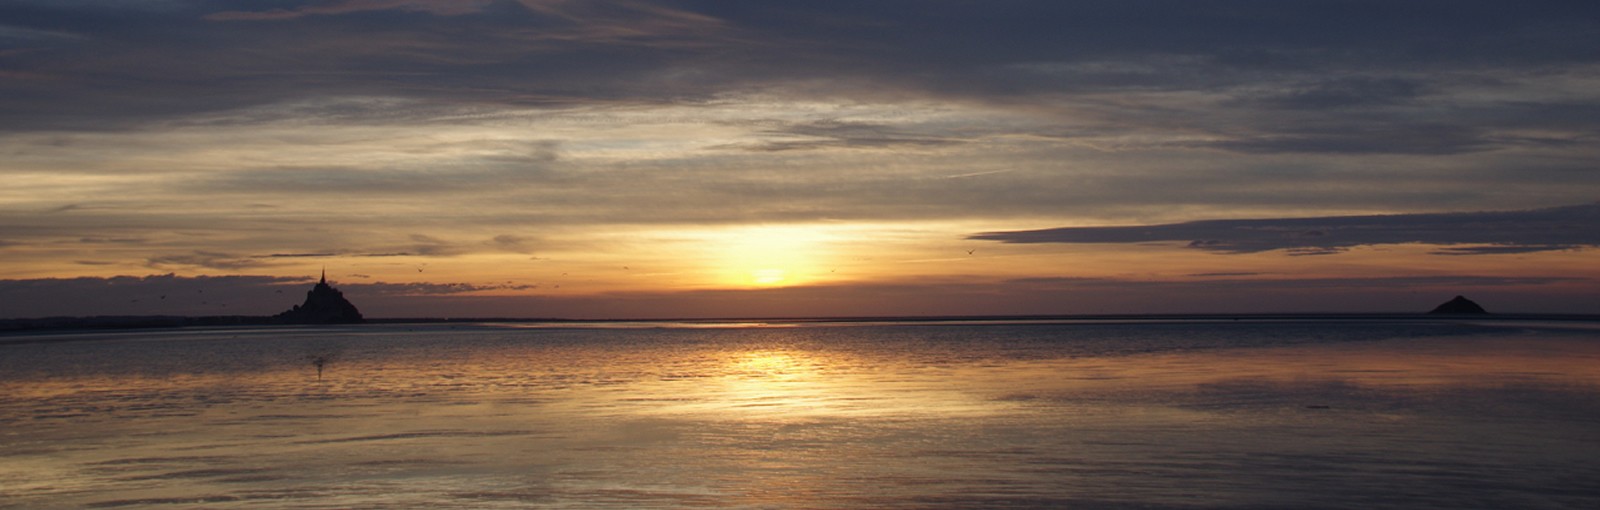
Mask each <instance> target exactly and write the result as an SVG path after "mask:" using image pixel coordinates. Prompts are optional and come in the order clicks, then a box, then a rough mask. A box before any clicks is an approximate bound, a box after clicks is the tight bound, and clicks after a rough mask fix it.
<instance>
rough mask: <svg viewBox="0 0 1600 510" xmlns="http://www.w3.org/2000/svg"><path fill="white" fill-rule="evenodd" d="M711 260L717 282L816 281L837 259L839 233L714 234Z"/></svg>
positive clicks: (797, 229) (798, 229) (795, 229)
mask: <svg viewBox="0 0 1600 510" xmlns="http://www.w3.org/2000/svg"><path fill="white" fill-rule="evenodd" d="M707 237H710V238H711V239H708V241H709V242H707V243H706V245H707V246H714V247H716V252H715V253H713V254H711V256H710V257H708V260H709V261H711V263H713V264H716V267H715V268H712V269H713V272H714V273H715V274H716V275H717V276H716V280H717V281H718V282H720V283H721V284H724V285H733V286H739V287H752V286H753V287H776V286H788V285H800V284H805V283H811V282H813V281H815V280H816V279H817V278H818V277H819V276H820V275H822V274H825V273H827V270H826V269H825V268H824V267H823V266H824V265H826V264H828V263H829V262H828V261H830V260H832V259H833V258H834V252H833V248H832V246H830V245H831V244H832V243H834V242H836V241H837V240H838V237H839V235H838V233H837V232H830V231H828V230H827V229H826V227H815V228H807V227H755V228H741V229H734V230H728V231H722V232H715V233H712V234H710V235H709V236H707Z"/></svg>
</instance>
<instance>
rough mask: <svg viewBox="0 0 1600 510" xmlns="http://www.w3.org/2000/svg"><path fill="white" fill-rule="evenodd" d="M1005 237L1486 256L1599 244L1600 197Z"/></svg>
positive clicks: (1008, 239)
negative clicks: (1432, 248) (1429, 249)
mask: <svg viewBox="0 0 1600 510" xmlns="http://www.w3.org/2000/svg"><path fill="white" fill-rule="evenodd" d="M969 239H976V240H985V241H999V242H1004V243H1172V242H1183V243H1186V245H1187V246H1188V247H1189V248H1192V249H1197V250H1204V251H1211V252H1217V253H1256V252H1264V251H1273V250H1286V251H1289V252H1290V253H1291V254H1302V255H1313V254H1330V253H1337V252H1338V251H1340V250H1345V249H1349V248H1353V247H1357V246H1370V245H1382V244H1404V243H1420V244H1428V245H1439V246H1445V247H1446V248H1443V249H1440V250H1438V251H1436V252H1435V253H1439V254H1446V255H1486V254H1501V253H1527V252H1536V251H1552V250H1567V249H1578V248H1592V247H1596V246H1600V204H1591V205H1579V206H1568V207H1552V208H1548V209H1533V210H1525V211H1501V212H1468V213H1441V214H1397V215H1385V216H1332V217H1322V218H1281V219H1249V220H1208V221H1193V222H1186V223H1174V224H1165V225H1146V226H1127V227H1067V228H1055V229H1045V230H1023V231H1011V232H985V233H981V234H975V235H972V236H970V237H969Z"/></svg>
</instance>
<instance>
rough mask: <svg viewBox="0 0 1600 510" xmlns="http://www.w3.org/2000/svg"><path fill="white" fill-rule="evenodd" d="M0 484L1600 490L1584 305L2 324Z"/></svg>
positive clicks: (1187, 497) (1548, 498) (564, 493)
mask: <svg viewBox="0 0 1600 510" xmlns="http://www.w3.org/2000/svg"><path fill="white" fill-rule="evenodd" d="M0 508H4V509H50V508H157V509H191V508H192V509H199V508H207V509H235V508H272V509H279V508H289V509H368V508H374V509H376V508H383V509H390V508H489V509H493V508H574V509H591V508H596V509H597V508H617V509H652V508H661V509H676V508H733V509H746V508H748V509H853V508H862V509H869V508H870V509H900V508H906V509H954V508H999V509H1005V508H1090V509H1093V508H1111V509H1134V508H1138V509H1167V508H1173V509H1188V508H1312V509H1343V508H1349V509H1356V508H1359V509H1369V508H1406V509H1412V508H1496V509H1501V508H1552V509H1555V508H1566V509H1594V508H1600V322H1595V321H1585V320H1569V321H1555V320H1549V321H1538V320H1490V319H1470V318H1422V317H1415V318H1382V317H1378V318H1333V317H1329V318H1319V317H1295V318H1283V317H1244V318H1220V317H1187V318H1186V317H1178V318H1172V317H1167V318H1159V319H1155V318H1119V319H1053V320H1043V319H1041V320H986V321H970V320H967V321H963V320H948V321H892V320H886V321H825V320H820V321H745V322H718V321H696V322H616V323H602V322H593V323H571V322H549V323H540V322H497V323H481V324H473V323H432V324H366V325H349V326H305V327H284V326H278V327H231V328H172V329H149V330H124V331H77V332H60V331H57V332H43V333H11V334H7V335H3V336H0Z"/></svg>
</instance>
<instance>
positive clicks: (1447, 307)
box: [1428, 296, 1489, 315]
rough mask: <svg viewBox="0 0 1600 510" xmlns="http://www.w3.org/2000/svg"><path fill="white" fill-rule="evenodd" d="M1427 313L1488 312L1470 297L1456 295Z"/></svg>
mask: <svg viewBox="0 0 1600 510" xmlns="http://www.w3.org/2000/svg"><path fill="white" fill-rule="evenodd" d="M1428 313H1430V314H1473V315H1486V314H1488V313H1489V312H1488V311H1487V310H1484V309H1483V307H1481V306H1478V304H1477V303H1474V302H1472V300H1471V299H1467V298H1466V297H1465V296H1456V297H1455V299H1451V300H1449V301H1446V302H1444V304H1441V305H1439V306H1437V307H1434V309H1433V311H1431V312H1428Z"/></svg>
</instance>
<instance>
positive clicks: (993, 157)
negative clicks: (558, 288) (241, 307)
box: [0, 0, 1600, 267]
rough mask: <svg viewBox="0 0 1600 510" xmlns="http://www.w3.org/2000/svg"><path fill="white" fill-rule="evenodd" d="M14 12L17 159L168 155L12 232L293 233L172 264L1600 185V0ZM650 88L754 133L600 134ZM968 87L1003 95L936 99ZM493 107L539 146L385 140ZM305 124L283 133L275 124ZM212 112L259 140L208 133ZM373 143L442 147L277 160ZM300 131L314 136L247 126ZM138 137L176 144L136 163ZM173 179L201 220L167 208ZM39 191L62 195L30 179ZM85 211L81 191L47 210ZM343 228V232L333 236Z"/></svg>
mask: <svg viewBox="0 0 1600 510" xmlns="http://www.w3.org/2000/svg"><path fill="white" fill-rule="evenodd" d="M0 20H3V21H0V119H3V120H0V157H4V158H5V163H3V165H4V166H3V167H0V172H3V173H4V174H10V173H13V172H24V171H25V172H29V173H31V174H33V175H51V176H59V175H64V174H69V173H82V174H96V175H108V176H118V177H122V178H129V177H131V176H134V175H143V174H148V175H150V176H151V179H149V180H144V181H132V180H129V181H125V182H118V183H116V184H114V185H113V184H101V185H99V186H104V187H101V188H89V187H87V186H88V184H85V183H87V182H89V180H87V179H85V180H83V181H81V182H77V183H73V184H70V185H57V186H59V188H52V189H65V190H66V191H60V193H61V194H62V195H63V196H65V197H64V198H63V199H61V200H59V201H57V202H54V203H39V204H32V203H30V204H27V206H26V207H23V206H13V205H12V204H6V203H0V238H4V239H5V241H0V246H5V245H6V243H10V244H11V245H12V246H16V245H19V244H38V243H46V242H55V241H59V240H68V239H78V238H81V237H83V236H85V235H92V236H98V237H108V238H112V237H115V238H148V237H153V236H154V235H156V234H158V233H161V232H169V231H175V230H205V229H207V228H215V229H216V230H217V231H226V232H252V233H259V235H261V236H263V237H270V236H275V237H271V238H270V239H268V238H263V239H259V240H257V241H256V243H255V244H254V245H251V246H244V247H237V246H204V245H199V246H188V245H177V244H174V245H172V246H171V247H170V249H167V248H164V251H163V252H162V253H163V254H162V255H158V256H156V257H154V258H151V259H150V260H151V263H152V264H168V265H181V264H191V265H195V266H198V267H228V266H237V265H239V264H254V263H259V260H256V259H249V258H243V257H239V256H226V254H228V253H295V252H305V253H311V252H320V251H325V250H328V249H329V248H330V247H339V248H341V250H343V251H341V252H340V253H368V252H371V253H388V252H400V251H404V252H408V253H420V251H418V250H416V249H414V248H413V247H410V246H409V243H407V242H405V240H403V239H401V240H371V239H365V238H364V237H365V236H362V235H357V234H352V233H350V232H349V231H345V232H314V233H306V232H303V231H295V230H293V229H286V228H283V226H284V225H295V226H303V225H312V224H321V225H343V226H345V227H346V228H348V229H350V230H356V229H361V230H372V229H371V228H369V227H371V226H372V222H376V221H380V216H381V215H379V214H376V212H377V211H379V210H380V209H383V208H385V207H388V208H389V209H388V210H387V213H388V214H393V215H398V216H400V217H389V218H384V219H385V220H386V221H401V222H412V223H417V224H419V225H421V226H422V227H428V228H429V229H426V230H427V231H428V232H433V233H437V232H439V231H441V230H443V231H449V230H451V229H459V227H461V226H463V225H469V224H470V225H483V224H494V223H498V224H501V225H506V226H505V227H504V228H501V227H500V226H495V227H492V230H493V231H492V232H476V233H475V235H479V236H480V237H490V236H493V235H499V234H501V233H506V232H511V233H520V232H526V231H527V230H522V229H535V228H548V227H553V226H596V225H602V224H620V223H728V222H741V221H771V222H784V221H825V220H857V219H866V220H906V219H909V220H919V219H924V220H925V219H935V220H937V219H949V218H961V219H970V218H975V217H983V218H990V217H1029V218H1038V217H1063V218H1073V219H1079V220H1084V219H1093V220H1106V219H1112V220H1126V219H1128V218H1148V217H1151V216H1152V215H1156V214H1158V213H1156V212H1152V211H1159V210H1164V209H1178V208H1177V207H1173V206H1186V207H1190V208H1194V209H1200V210H1248V211H1251V212H1252V213H1261V214H1263V215H1270V214H1273V213H1274V212H1273V211H1274V210H1275V209H1280V208H1284V207H1294V208H1304V209H1312V210H1316V209H1324V210H1333V209H1341V210H1353V209H1365V210H1391V211H1443V210H1463V209H1468V208H1477V209H1483V208H1527V207H1534V206H1536V205H1541V204H1573V203H1583V202H1586V201H1591V200H1593V199H1594V197H1595V196H1596V195H1597V194H1600V178H1597V177H1600V165H1596V162H1597V161H1600V151H1597V149H1596V148H1595V147H1600V145H1597V144H1596V143H1595V142H1596V141H1597V140H1600V92H1596V91H1600V4H1597V3H1595V2H1590V1H1534V2H1499V1H1471V0H1418V1H1408V2H1393V1H1387V0H1370V1H1361V0H1355V1H1352V0H1338V1H1333V0H1328V1H1296V2H1263V1H1254V0H1217V1H1208V2H1194V1H1191V0H1135V1H1127V0H1106V1H1074V2H1052V1H1000V2H971V1H965V0H884V1H874V2H859V1H843V0H825V1H814V2H773V1H741V2H727V1H716V0H659V1H647V0H593V1H583V2H574V1H557V0H521V1H511V0H498V1H495V0H485V1H462V2H457V1H446V0H361V1H356V0H295V1H285V2H272V3H270V5H263V4H262V3H261V2H256V1H249V0H214V1H183V0H173V1H163V2H93V1H79V2H53V1H43V0H18V1H13V2H5V3H3V4H0ZM740 94H749V95H750V96H753V97H757V98H759V99H758V100H750V101H748V102H750V103H752V104H740V105H735V107H736V108H745V109H747V110H749V111H745V112H743V113H741V115H736V116H733V117H731V118H728V117H721V116H712V117H709V118H705V117H696V115H699V114H701V113H703V112H707V111H712V110H716V109H717V108H722V107H725V106H726V102H727V97H729V96H738V95H740ZM741 97H743V96H741ZM761 100H770V101H771V102H772V103H778V104H784V103H785V102H786V101H788V102H790V103H810V104H815V103H826V104H837V103H876V104H885V105H899V106H903V107H904V108H903V109H904V110H905V111H903V112H899V113H900V114H901V115H898V116H893V115H891V116H882V115H879V116H873V115H855V116H852V115H839V116H838V118H832V117H830V114H829V113H828V112H817V113H816V114H814V115H806V116H798V117H795V116H791V117H781V116H777V115H774V114H772V113H771V112H763V111H757V110H758V108H757V107H758V106H760V105H757V104H754V103H759V102H760V101H761ZM649 108H661V109H663V111H664V112H665V113H663V114H664V115H683V116H685V117H686V118H685V119H684V120H683V122H685V123H686V124H684V125H683V126H682V127H686V128H688V127H703V126H708V125H717V126H723V125H721V124H718V123H719V122H720V123H726V124H727V125H734V124H738V125H739V127H743V128H745V131H744V132H742V133H739V134H738V135H737V136H734V137H733V138H734V139H736V140H737V141H736V142H731V143H729V144H724V145H714V146H710V147H695V148H693V149H689V150H681V151H677V152H671V153H669V154H664V155H661V154H655V153H650V154H647V155H646V156H641V157H635V158H632V159H627V160H626V161H622V160H621V159H622V158H613V159H606V158H604V157H597V156H595V154H597V153H602V152H604V151H605V150H608V149H612V148H615V147H619V146H632V145H642V144H644V143H648V142H652V141H654V140H652V139H650V138H649V137H650V136H654V134H653V133H650V134H634V133H635V132H632V131H628V130H629V129H638V128H639V127H640V126H638V124H640V122H639V120H640V119H639V118H638V117H636V116H628V115H625V114H626V113H628V112H633V111H638V110H641V109H649ZM941 108H942V109H947V110H963V111H977V112H983V113H984V114H985V115H988V117H984V118H982V119H977V120H974V119H970V118H964V117H963V118H954V119H943V118H932V119H930V118H923V117H919V115H923V114H928V115H929V116H932V117H937V116H936V115H933V114H936V113H939V110H941ZM924 110H926V111H924ZM618 112H620V113H618ZM614 113H616V115H615V116H612V115H613V114H614ZM996 119H998V120H996ZM646 120H649V119H646ZM652 122H655V123H656V124H658V125H657V126H656V128H658V131H667V130H670V129H669V128H671V127H673V126H672V125H671V122H673V121H670V120H664V119H654V120H653V121H652ZM694 123H698V124H694ZM741 123H742V124H741ZM260 126H267V127H270V128H272V129H271V130H269V129H261V130H255V129H253V128H255V127H260ZM330 126H333V127H336V128H348V129H345V131H340V132H339V133H337V134H336V135H330V134H329V133H328V132H327V130H328V129H330ZM663 126H666V127H663ZM298 127H303V128H304V129H303V132H300V131H295V130H294V129H293V128H298ZM462 127H494V128H501V132H499V133H496V135H495V136H500V135H504V136H505V137H521V138H522V139H518V140H500V139H496V140H494V141H483V140H462V139H454V140H451V141H432V142H430V141H421V142H419V141H417V140H416V139H417V138H426V136H419V137H406V136H400V135H395V134H393V133H382V134H371V133H368V132H364V131H361V128H373V129H391V128H392V129H405V130H414V131H416V132H421V133H423V135H431V134H433V133H431V131H433V130H435V129H438V130H448V129H453V128H462ZM724 127H725V126H724ZM230 130H232V131H230ZM272 130H276V131H275V132H276V133H277V134H275V135H273V136H281V139H276V140H261V139H259V138H266V137H268V135H266V134H263V133H266V132H268V131H272ZM583 130H587V131H585V132H584V134H582V135H572V134H571V133H572V132H575V131H583ZM211 131H215V132H224V133H232V137H231V138H227V139H221V140H217V141H198V142H197V141H194V140H197V139H200V138H203V137H201V136H200V135H197V134H196V133H197V132H211ZM285 131H288V132H289V133H288V134H283V132H285ZM597 132H601V133H600V134H595V133H597ZM173 133H175V135H173V136H170V137H165V134H173ZM563 133H564V134H566V135H567V138H562V134H563ZM139 134H148V135H149V136H148V137H144V138H140V137H138V135H139ZM118 136H125V137H128V138H130V139H127V140H124V139H121V138H117V137H118ZM385 136H390V137H392V138H384V137H385ZM482 136H489V135H482ZM585 136H587V137H588V138H585ZM368 137H370V139H377V140H380V141H383V142H385V143H389V144H391V145H395V146H397V147H399V148H401V149H404V151H403V152H404V154H403V155H402V156H401V157H409V156H417V159H418V160H419V161H422V162H420V163H395V162H394V161H387V160H383V159H382V158H381V157H373V158H369V159H362V158H355V157H352V158H348V159H338V158H337V157H336V156H334V155H336V154H340V153H344V152H349V153H354V152H357V151H356V150H354V149H351V150H350V151H324V152H320V153H318V154H330V156H328V159H329V160H328V161H306V160H305V159H315V158H300V159H295V160H292V161H279V160H278V159H284V160H288V159H292V158H291V157H292V156H295V155H296V154H299V153H301V152H302V151H309V150H311V149H316V148H318V147H326V146H337V147H339V148H341V149H342V148H345V147H347V145H342V144H350V145H356V144H359V143H364V142H363V140H368V139H369V138H368ZM266 142H276V143H279V144H280V145H281V148H280V150H278V151H277V152H271V153H268V152H264V151H260V150H244V149H256V147H255V146H251V147H245V146H246V145H248V144H265V143H266ZM641 142H644V143H641ZM691 142H692V141H691ZM671 143H677V144H679V145H680V146H681V145H691V143H690V142H682V141H677V140H675V141H673V142H665V143H663V144H671ZM184 144H193V146H186V145H184ZM205 144H212V145H205ZM484 144H490V145H494V144H500V145H494V146H484ZM203 145H204V146H203ZM363 148H364V149H372V148H371V147H363ZM213 149H217V150H213ZM558 149H559V150H558ZM185 151H187V152H185ZM230 152H239V153H248V154H250V157H242V158H238V159H235V160H226V161H221V162H217V161H214V160H208V161H206V162H205V163H206V165H209V166H206V167H203V168H188V169H184V170H183V173H175V174H171V175H169V174H165V173H164V172H168V171H172V172H177V171H175V170H169V169H168V168H167V166H166V164H167V162H168V161H169V160H168V159H165V158H168V157H171V158H172V159H178V160H181V159H183V158H180V157H177V156H173V154H177V155H178V156H181V155H186V154H200V155H210V154H216V153H230ZM371 152H374V153H381V152H383V151H382V150H373V151H371ZM397 152H400V151H397ZM445 153H450V154H455V153H459V154H460V155H458V156H449V157H446V156H438V154H445ZM367 155H368V153H362V154H360V156H362V157H365V156H367ZM384 155H385V154H379V156H384ZM389 156H392V155H389ZM423 156H427V157H423ZM401 157H396V158H397V159H400V158H401ZM75 158H77V159H75ZM125 161H154V162H155V163H151V164H148V165H146V166H143V167H138V168H129V167H127V166H126V165H131V163H128V164H126V165H124V166H116V165H113V164H111V163H108V162H125ZM934 176H972V177H971V178H964V179H938V178H934ZM35 180H36V181H42V180H44V179H35ZM9 181H10V180H9V179H8V184H11V182H9ZM41 186H44V185H41ZM174 194H181V195H182V197H183V198H184V199H185V200H186V201H187V202H185V206H188V207H189V209H188V210H184V211H180V210H178V209H179V208H177V207H169V206H167V204H169V203H171V202H169V201H168V200H169V199H170V197H171V196H172V195H174ZM68 195H70V196H68ZM34 196H48V194H47V193H42V192H41V193H33V194H29V195H27V196H21V198H22V199H28V198H31V197H34ZM141 197H149V198H141ZM119 200H120V201H123V203H116V204H111V205H116V206H126V207H124V208H115V207H108V206H107V202H116V201H119ZM139 200H146V201H147V202H145V203H142V204H141V203H133V202H137V201H139ZM151 204H160V205H151ZM196 204H199V205H201V206H204V207H196ZM239 204H271V205H272V207H274V209H272V214H270V215H268V214H264V213H262V211H261V210H259V209H245V208H244V207H242V206H239ZM395 204H404V206H405V207H403V208H401V210H404V211H408V212H405V213H402V212H396V211H397V210H396V209H395V208H394V205H395ZM462 204H472V205H474V206H482V207H483V209H484V210H486V211H489V212H486V213H484V214H478V215H473V214H472V213H471V212H470V211H471V210H472V208H467V207H461V205H462ZM58 207H59V208H70V209H62V210H61V211H58V212H59V214H40V213H37V212H36V211H39V210H46V209H50V208H58ZM152 211H155V212H152ZM141 214H148V215H145V216H140V215H141ZM1168 219H1170V218H1158V219H1155V220H1151V221H1166V220H1168ZM452 221H453V222H455V223H450V222H452ZM513 226H515V227H519V228H512V227H513ZM424 230H425V229H422V228H419V230H418V231H424ZM408 233H409V232H408ZM312 236H320V237H322V239H313V240H310V241H303V240H304V239H305V238H306V237H312ZM218 237H222V236H218ZM1203 237H1206V236H1201V237H1196V238H1194V239H1200V240H1207V239H1202V238H1203ZM353 238H362V239H359V240H352V241H351V242H349V243H346V242H342V241H343V239H353ZM335 239H339V240H340V241H341V242H335V241H334V240H335ZM1194 239H1190V240H1194ZM1489 242H1490V243H1495V242H1497V241H1489ZM196 243H198V241H196ZM152 244H159V243H152ZM1267 244H1270V243H1264V242H1259V241H1257V242H1255V244H1251V243H1241V244H1237V245H1228V244H1219V245H1217V247H1215V248H1211V249H1215V250H1220V251H1228V250H1236V251H1237V250H1253V249H1259V248H1257V246H1265V245H1267ZM1580 244H1581V243H1580ZM1562 245H1565V244H1564V243H1526V242H1524V243H1520V244H1507V245H1499V244H1490V245H1485V246H1456V247H1452V248H1450V249H1448V250H1443V251H1445V252H1447V253H1462V254H1466V253H1495V252H1508V251H1516V250H1527V249H1546V248H1542V247H1549V246H1562ZM1530 247H1531V248H1530ZM479 248H481V247H479ZM1309 248H1311V249H1316V248H1318V246H1316V245H1311V246H1309ZM1268 249H1270V248H1268ZM433 253H438V252H433ZM84 258H85V260H90V259H89V258H87V257H84ZM94 260H98V259H94ZM241 267H242V266H241Z"/></svg>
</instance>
